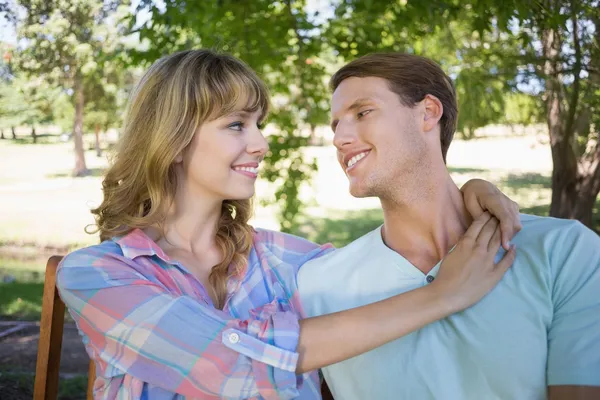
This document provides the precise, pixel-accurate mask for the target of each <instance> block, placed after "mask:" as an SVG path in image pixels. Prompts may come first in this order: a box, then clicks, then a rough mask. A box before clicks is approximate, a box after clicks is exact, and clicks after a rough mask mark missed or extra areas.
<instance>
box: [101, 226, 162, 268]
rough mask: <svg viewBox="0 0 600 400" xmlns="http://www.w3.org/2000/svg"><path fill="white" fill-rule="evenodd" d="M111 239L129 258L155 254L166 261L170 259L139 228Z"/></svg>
mask: <svg viewBox="0 0 600 400" xmlns="http://www.w3.org/2000/svg"><path fill="white" fill-rule="evenodd" d="M113 240H114V241H115V243H117V244H118V245H119V246H120V247H121V251H122V252H123V255H124V256H125V257H127V258H129V259H131V260H133V259H135V258H136V257H141V256H147V257H151V256H157V257H159V258H160V259H162V260H163V261H166V262H169V260H170V259H169V257H168V256H167V255H166V254H165V252H164V251H163V250H162V249H161V248H160V247H159V246H158V245H157V244H156V243H155V242H154V241H153V240H152V239H150V237H148V235H146V234H145V233H144V231H142V230H141V229H139V228H136V229H134V230H132V231H131V232H129V233H128V234H126V235H123V236H120V237H116V238H114V239H113Z"/></svg>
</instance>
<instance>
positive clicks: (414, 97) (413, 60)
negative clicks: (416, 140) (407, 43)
mask: <svg viewBox="0 0 600 400" xmlns="http://www.w3.org/2000/svg"><path fill="white" fill-rule="evenodd" d="M351 77H358V78H366V77H378V78H383V79H385V80H387V81H388V83H389V87H390V90H391V91H392V92H394V93H396V94H397V95H398V96H399V97H400V102H401V103H402V104H403V105H405V106H407V107H414V106H415V104H416V103H418V102H420V101H421V100H423V99H424V98H425V96H426V95H428V94H430V95H432V96H435V97H437V98H438V99H439V100H440V101H441V103H442V105H443V107H444V112H443V115H442V118H441V119H440V128H441V129H440V143H441V147H442V157H443V158H444V162H446V154H447V153H448V148H449V147H450V142H452V138H453V137H454V132H455V130H456V122H457V120H458V105H457V101H456V90H455V89H454V85H453V83H452V80H451V79H450V77H448V75H446V73H445V72H444V71H443V70H442V69H441V68H440V66H439V65H438V64H436V63H435V62H433V61H431V60H430V59H428V58H425V57H421V56H416V55H413V54H405V53H372V54H368V55H366V56H363V57H360V58H357V59H356V60H354V61H352V62H350V63H349V64H347V65H345V66H344V67H342V68H341V69H340V70H339V71H337V72H336V73H335V74H334V75H333V77H332V78H331V81H330V83H329V84H330V86H331V89H332V91H335V89H337V87H338V86H339V85H340V84H341V83H342V81H343V80H344V79H347V78H351Z"/></svg>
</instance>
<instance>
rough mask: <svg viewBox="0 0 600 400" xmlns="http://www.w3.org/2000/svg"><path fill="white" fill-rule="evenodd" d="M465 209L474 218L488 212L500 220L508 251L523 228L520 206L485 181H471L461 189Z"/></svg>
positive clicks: (503, 238)
mask: <svg viewBox="0 0 600 400" xmlns="http://www.w3.org/2000/svg"><path fill="white" fill-rule="evenodd" d="M460 191H461V192H462V193H463V198H464V202H465V207H466V208H467V211H468V212H469V214H471V216H472V217H473V218H477V217H479V216H480V215H481V214H483V213H484V212H485V211H488V212H489V213H490V214H492V215H493V216H494V217H496V218H497V219H498V220H500V230H501V232H502V247H504V249H505V250H507V251H508V249H509V248H510V246H509V242H510V240H511V239H512V238H513V236H515V235H516V234H517V233H518V232H519V231H520V230H521V228H522V227H523V226H522V225H521V219H520V215H519V205H518V204H517V203H515V202H514V201H512V200H511V199H509V198H508V197H507V196H506V195H505V194H504V193H502V192H501V191H500V189H498V188H497V187H496V186H494V185H493V184H491V183H490V182H488V181H485V180H483V179H471V180H469V181H467V183H465V184H464V185H463V186H462V187H461V188H460Z"/></svg>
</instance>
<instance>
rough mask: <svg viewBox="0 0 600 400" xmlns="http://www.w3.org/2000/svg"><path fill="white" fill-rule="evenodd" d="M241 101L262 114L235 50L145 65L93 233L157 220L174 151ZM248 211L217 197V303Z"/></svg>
mask: <svg viewBox="0 0 600 400" xmlns="http://www.w3.org/2000/svg"><path fill="white" fill-rule="evenodd" d="M244 102H245V104H246V107H245V109H246V110H248V111H252V112H254V111H257V110H260V111H261V113H262V114H263V117H264V115H266V113H267V112H268V108H269V97H268V91H267V88H266V86H265V84H264V83H263V82H262V81H261V80H260V79H259V78H258V76H257V75H256V74H255V73H254V71H252V70H251V69H250V68H249V67H248V66H247V65H246V64H244V63H243V62H242V61H240V60H238V59H237V58H235V57H232V56H230V55H226V54H220V53H216V52H214V51H211V50H190V51H184V52H180V53H176V54H173V55H170V56H167V57H164V58H161V59H160V60H158V61H157V62H156V63H155V64H153V65H152V66H151V67H150V69H149V70H148V71H147V72H146V74H145V75H144V76H143V77H142V79H141V80H140V82H139V83H138V84H137V86H136V88H135V89H134V91H133V93H132V94H131V98H130V100H129V104H128V108H127V113H126V117H125V121H124V126H123V130H122V135H121V137H120V139H119V143H118V145H117V147H116V151H115V153H114V154H113V159H112V160H111V161H112V162H111V166H110V167H109V169H108V170H107V172H106V175H105V178H104V181H103V183H102V187H103V193H104V199H103V201H102V204H101V205H100V206H99V207H98V208H96V209H94V210H92V213H93V214H94V215H95V218H96V227H97V229H96V230H95V232H100V239H101V240H107V239H110V238H112V237H114V236H121V235H124V234H127V233H129V232H130V231H131V230H133V229H135V228H140V229H144V228H147V227H150V226H162V222H163V221H164V218H165V215H166V212H167V210H168V209H169V206H170V205H171V203H172V201H173V198H174V195H175V190H176V185H177V182H176V175H175V168H174V161H175V159H176V157H177V156H178V155H179V154H180V153H181V152H182V151H183V150H184V149H185V148H186V147H187V146H188V145H189V144H190V142H191V141H192V138H193V136H194V134H195V133H196V132H197V130H198V128H199V127H200V126H201V125H202V123H204V122H205V121H209V120H213V119H216V118H219V117H222V116H224V115H227V114H229V113H231V112H233V111H235V110H236V108H239V105H240V104H244ZM251 211H252V205H251V200H225V201H224V202H223V206H222V211H221V218H220V221H219V226H218V232H217V237H216V243H217V245H218V246H219V248H220V250H221V253H222V256H223V259H222V261H221V263H219V264H218V265H215V266H214V267H213V268H212V271H211V273H210V276H209V282H210V284H211V288H210V290H212V291H213V294H214V295H215V298H216V299H217V303H218V304H216V306H217V307H219V308H222V307H223V305H224V302H225V297H226V295H227V280H228V278H229V277H230V275H235V274H238V273H240V272H241V271H242V270H243V269H244V268H245V265H246V262H247V257H248V254H249V252H250V249H251V246H252V228H251V227H250V226H249V225H248V220H249V218H250V215H251ZM95 232H94V233H95ZM230 266H231V267H232V268H231V271H230Z"/></svg>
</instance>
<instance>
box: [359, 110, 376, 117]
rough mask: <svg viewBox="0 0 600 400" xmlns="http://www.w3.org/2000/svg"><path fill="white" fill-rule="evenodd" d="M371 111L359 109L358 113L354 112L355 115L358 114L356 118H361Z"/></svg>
mask: <svg viewBox="0 0 600 400" xmlns="http://www.w3.org/2000/svg"><path fill="white" fill-rule="evenodd" d="M371 111H373V110H365V111H361V112H359V113H358V114H356V115H357V116H358V118H362V117H364V116H365V115H367V114H368V113H370V112H371Z"/></svg>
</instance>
